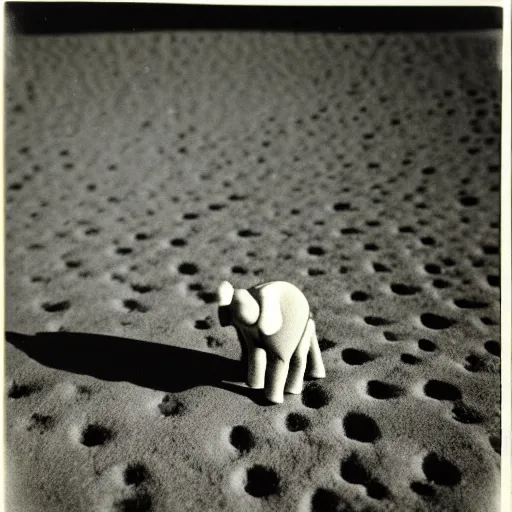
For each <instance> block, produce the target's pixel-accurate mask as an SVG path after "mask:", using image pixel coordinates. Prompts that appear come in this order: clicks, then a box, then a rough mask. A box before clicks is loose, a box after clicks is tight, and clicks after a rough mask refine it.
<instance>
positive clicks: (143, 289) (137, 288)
mask: <svg viewBox="0 0 512 512" xmlns="http://www.w3.org/2000/svg"><path fill="white" fill-rule="evenodd" d="M131 287H132V290H133V291H134V292H138V293H149V292H151V291H153V290H154V289H155V288H154V287H153V286H150V285H144V284H132V285H131Z"/></svg>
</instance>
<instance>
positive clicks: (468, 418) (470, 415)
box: [452, 400, 484, 424]
mask: <svg viewBox="0 0 512 512" xmlns="http://www.w3.org/2000/svg"><path fill="white" fill-rule="evenodd" d="M452 416H453V419H454V420H456V421H458V422H459V423H465V424H476V423H482V422H483V421H484V418H483V416H482V415H481V414H480V413H479V412H478V411H477V410H476V409H474V408H473V407H469V406H468V405H466V404H464V403H463V402H462V401H461V400H460V401H457V402H456V403H455V405H454V407H453V409H452Z"/></svg>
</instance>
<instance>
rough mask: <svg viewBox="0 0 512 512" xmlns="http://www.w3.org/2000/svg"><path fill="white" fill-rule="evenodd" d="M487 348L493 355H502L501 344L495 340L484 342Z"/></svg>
mask: <svg viewBox="0 0 512 512" xmlns="http://www.w3.org/2000/svg"><path fill="white" fill-rule="evenodd" d="M484 347H485V350H487V352H489V354H492V355H493V356H497V357H501V346H500V344H499V343H498V342H497V341H495V340H489V341H486V342H485V343H484Z"/></svg>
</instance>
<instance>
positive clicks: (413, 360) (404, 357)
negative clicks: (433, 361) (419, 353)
mask: <svg viewBox="0 0 512 512" xmlns="http://www.w3.org/2000/svg"><path fill="white" fill-rule="evenodd" d="M400 361H402V363H405V364H418V363H421V359H419V358H418V357H416V356H413V355H412V354H401V355H400Z"/></svg>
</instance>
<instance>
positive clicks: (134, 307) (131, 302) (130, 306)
mask: <svg viewBox="0 0 512 512" xmlns="http://www.w3.org/2000/svg"><path fill="white" fill-rule="evenodd" d="M123 306H124V307H125V308H126V309H127V310H128V311H135V312H137V313H146V312H147V311H149V308H148V307H147V306H145V305H144V304H141V303H140V302H139V301H137V300H135V299H126V300H124V301H123Z"/></svg>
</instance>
